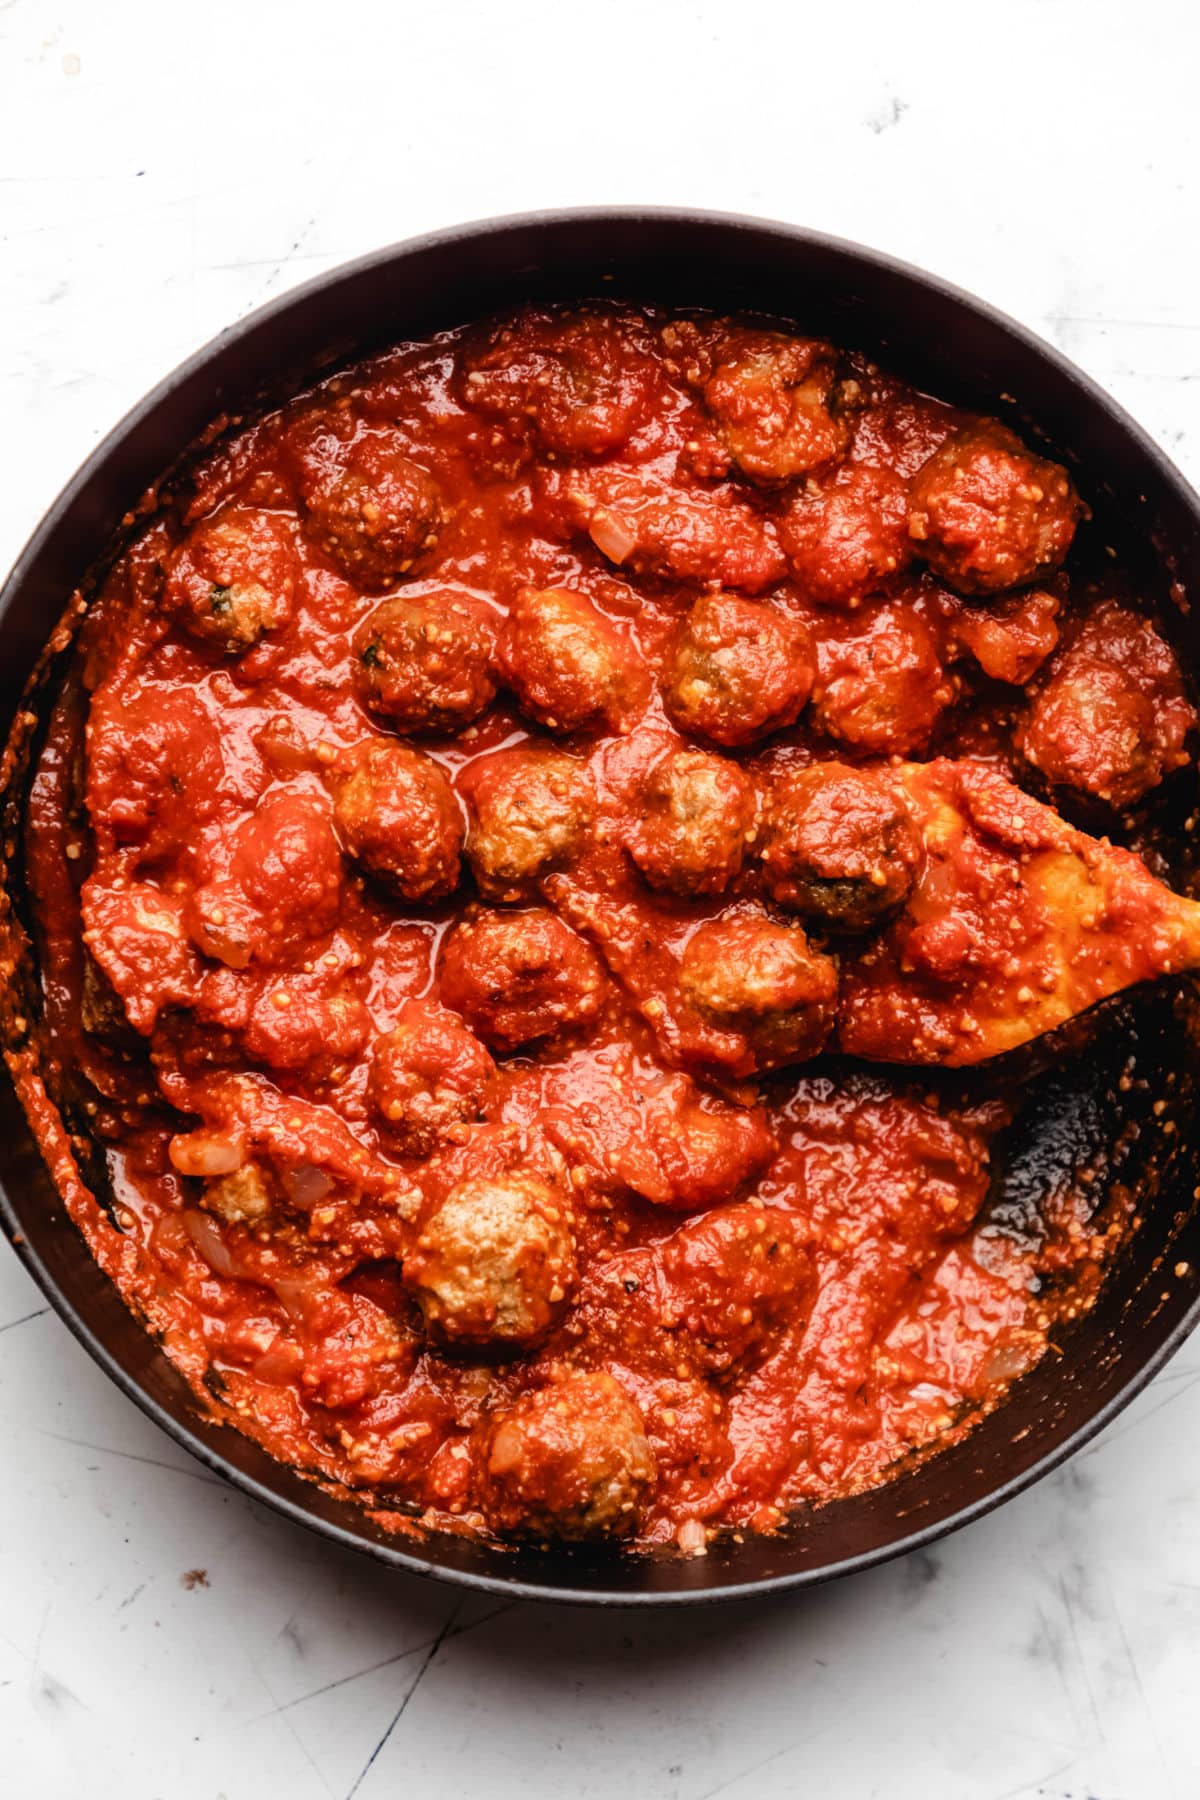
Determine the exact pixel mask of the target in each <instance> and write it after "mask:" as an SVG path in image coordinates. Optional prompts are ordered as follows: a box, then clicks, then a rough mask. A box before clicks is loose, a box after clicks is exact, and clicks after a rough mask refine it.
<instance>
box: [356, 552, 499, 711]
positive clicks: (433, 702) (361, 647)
mask: <svg viewBox="0 0 1200 1800" xmlns="http://www.w3.org/2000/svg"><path fill="white" fill-rule="evenodd" d="M494 649H495V626H494V624H493V621H492V616H491V614H490V613H489V612H488V610H487V608H486V607H485V606H483V605H481V604H480V602H479V601H478V600H476V599H474V598H473V597H472V596H471V595H470V594H464V593H462V592H460V591H458V590H456V589H454V588H435V589H434V590H432V591H431V592H429V593H424V594H397V595H395V596H394V597H393V598H392V599H390V600H385V601H384V602H383V604H382V605H381V606H377V607H376V608H375V611H374V612H373V613H372V614H371V616H370V618H369V619H367V620H365V621H364V623H363V624H362V625H360V626H359V629H358V631H357V632H356V633H355V636H354V675H355V681H356V683H357V686H358V692H359V695H360V697H361V699H362V701H363V704H364V705H365V706H366V707H368V708H369V709H370V711H371V712H373V713H377V714H379V715H380V716H381V717H383V718H385V719H387V721H388V723H389V724H391V725H393V726H394V727H395V729H396V730H397V731H406V732H421V731H457V730H458V729H459V728H460V727H461V726H463V725H468V724H470V722H471V720H472V719H476V718H478V717H479V714H480V713H481V712H482V711H483V709H484V707H485V706H487V705H488V703H489V701H491V700H492V699H493V698H494V696H495V692H496V684H495V682H494V681H493V679H492V673H491V663H492V655H493V652H494Z"/></svg>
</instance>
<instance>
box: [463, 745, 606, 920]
mask: <svg viewBox="0 0 1200 1800" xmlns="http://www.w3.org/2000/svg"><path fill="white" fill-rule="evenodd" d="M462 790H463V793H464V797H465V798H466V801H467V807H468V810H469V813H470V819H471V822H470V825H469V827H468V829H467V861H468V862H469V863H470V865H471V872H472V874H473V875H474V877H475V881H476V884H477V885H478V887H479V891H480V893H481V894H483V895H484V896H485V898H487V899H488V900H519V899H521V898H522V897H524V896H527V895H529V894H530V893H531V892H532V891H533V889H534V887H535V886H536V884H537V882H538V880H539V879H540V878H541V876H543V875H547V874H549V873H550V872H551V870H554V869H561V868H563V867H564V866H565V865H566V864H567V863H569V862H570V861H571V860H572V858H573V857H575V856H577V855H578V854H579V852H580V851H581V849H582V848H583V846H584V844H585V842H586V841H587V836H588V832H589V830H590V828H591V823H592V811H593V802H592V790H591V784H590V782H589V780H588V776H587V771H586V769H585V768H584V766H583V764H582V763H579V762H576V761H575V760H574V759H573V758H572V757H569V756H563V755H562V754H561V752H559V751H557V750H545V749H532V748H529V747H525V748H521V749H516V750H500V751H497V753H496V754H495V755H494V756H487V757H483V758H481V759H480V761H479V762H477V763H474V764H472V765H471V767H470V768H469V769H468V771H467V774H466V776H465V777H464V778H463V781H462Z"/></svg>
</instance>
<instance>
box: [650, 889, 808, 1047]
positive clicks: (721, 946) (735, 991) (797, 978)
mask: <svg viewBox="0 0 1200 1800" xmlns="http://www.w3.org/2000/svg"><path fill="white" fill-rule="evenodd" d="M679 984H680V988H681V990H682V992H683V996H684V998H685V999H686V1000H687V1001H688V1002H689V1004H690V1005H692V1006H694V1007H695V1008H696V1010H697V1012H699V1013H701V1014H702V1015H703V1016H704V1017H705V1018H706V1019H710V1020H712V1021H713V1022H714V1023H717V1024H720V1025H724V1026H726V1027H728V1028H729V1029H731V1030H734V1031H738V1032H740V1033H741V1034H742V1035H743V1036H744V1037H745V1038H746V1041H747V1043H748V1045H749V1048H750V1051H751V1054H752V1057H753V1061H754V1066H755V1069H756V1070H758V1071H760V1072H762V1071H765V1070H768V1069H778V1068H783V1067H785V1066H786V1065H787V1064H789V1063H795V1062H803V1061H805V1060H806V1058H808V1057H810V1056H815V1055H816V1053H817V1052H818V1051H819V1050H820V1049H821V1047H822V1045H823V1044H824V1042H825V1039H826V1038H827V1037H828V1036H829V1031H830V1027H831V1026H832V1024H833V1011H834V1006H835V1004H836V1001H837V991H838V979H837V964H836V963H835V962H834V961H833V959H832V958H831V957H828V956H822V955H821V954H820V952H819V951H816V950H813V949H812V948H811V947H810V945H809V942H808V939H807V938H806V937H805V935H804V932H803V931H802V930H801V929H800V927H799V926H796V925H777V924H776V923H775V921H774V920H773V919H769V918H767V917H766V916H765V914H762V913H740V914H729V915H727V916H726V917H724V918H720V919H710V920H708V921H707V922H706V923H705V924H703V925H701V926H699V927H698V928H697V930H696V931H695V932H693V934H692V936H691V937H690V938H689V939H688V942H687V946H686V948H685V949H684V952H683V957H682V959H681V962H680V965H679Z"/></svg>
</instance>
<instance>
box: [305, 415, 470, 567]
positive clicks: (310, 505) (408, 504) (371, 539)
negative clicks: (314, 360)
mask: <svg viewBox="0 0 1200 1800" xmlns="http://www.w3.org/2000/svg"><path fill="white" fill-rule="evenodd" d="M297 437H298V438H299V440H300V451H299V471H298V486H299V493H300V503H301V506H302V509H303V513H304V518H305V523H306V525H307V529H308V532H309V535H310V537H311V538H312V540H313V542H314V543H315V544H316V545H317V546H318V547H319V548H320V549H322V550H324V551H325V553H326V555H328V556H329V557H331V558H332V560H333V561H334V562H335V563H336V564H337V566H338V568H339V569H340V570H341V572H342V573H343V574H344V575H346V576H347V577H348V578H349V580H351V581H354V582H357V583H358V584H359V585H360V586H361V587H363V588H366V589H368V590H370V589H375V590H378V589H379V588H384V587H387V586H388V584H389V583H390V582H392V581H395V580H396V578H397V577H398V576H400V575H405V574H407V573H408V571H409V569H411V568H412V566H413V564H414V562H415V561H416V559H417V558H418V556H420V555H421V554H422V553H423V552H424V551H427V550H431V549H432V548H433V546H434V545H435V544H436V542H437V538H438V533H439V531H440V530H441V527H442V523H443V509H442V503H441V496H440V494H439V491H438V486H437V483H436V482H435V481H434V479H433V476H432V475H430V474H429V472H428V471H427V470H426V469H423V468H421V467H420V465H419V464H418V463H415V462H413V460H412V458H411V457H410V456H409V455H408V454H407V452H406V449H405V445H404V440H403V439H402V438H401V437H400V436H399V434H398V433H396V432H394V431H388V430H386V429H384V428H382V427H375V426H364V425H359V426H357V427H352V426H349V425H348V424H347V425H343V424H342V423H341V421H340V418H339V419H338V420H337V422H336V423H335V424H331V423H330V422H329V421H328V419H324V418H323V419H319V420H317V421H316V422H315V424H314V426H313V428H312V429H311V430H310V431H309V432H308V433H307V434H304V433H297Z"/></svg>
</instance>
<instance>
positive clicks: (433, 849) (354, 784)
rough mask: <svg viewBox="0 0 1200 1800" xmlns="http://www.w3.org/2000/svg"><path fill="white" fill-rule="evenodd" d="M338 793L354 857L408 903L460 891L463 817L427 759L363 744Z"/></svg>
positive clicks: (337, 809) (400, 748) (337, 782)
mask: <svg viewBox="0 0 1200 1800" xmlns="http://www.w3.org/2000/svg"><path fill="white" fill-rule="evenodd" d="M333 792H334V817H335V819H336V821H337V826H338V830H339V831H340V833H341V835H342V840H343V842H344V843H345V845H346V847H347V849H348V850H349V852H350V854H351V855H352V856H354V857H356V858H357V860H358V861H359V862H360V863H361V864H362V866H363V868H364V869H366V870H367V871H368V873H369V874H371V875H374V876H376V877H377V879H378V880H380V881H382V882H383V883H384V884H385V886H387V887H389V888H391V889H392V890H393V892H394V893H397V894H399V895H400V897H401V899H402V900H437V899H440V898H441V897H442V896H443V895H445V894H449V893H450V892H452V890H453V889H454V888H455V887H456V886H457V884H458V869H459V864H458V859H459V854H460V852H461V850H462V844H463V821H462V814H461V813H460V812H459V809H458V801H457V800H456V799H455V797H454V789H453V788H452V787H451V786H450V783H449V782H448V781H447V780H446V777H445V776H444V775H443V774H442V771H441V770H440V769H439V768H438V765H437V764H436V763H435V762H433V761H431V759H430V758H429V757H428V756H422V755H421V754H420V752H419V751H417V750H409V749H408V748H407V746H405V745H404V744H383V743H369V744H360V745H359V746H358V748H357V749H356V750H355V751H353V752H352V753H351V755H350V756H349V757H348V758H347V761H346V764H345V766H344V768H343V769H342V771H340V772H339V774H338V775H337V776H336V777H335V779H334V790H333Z"/></svg>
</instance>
